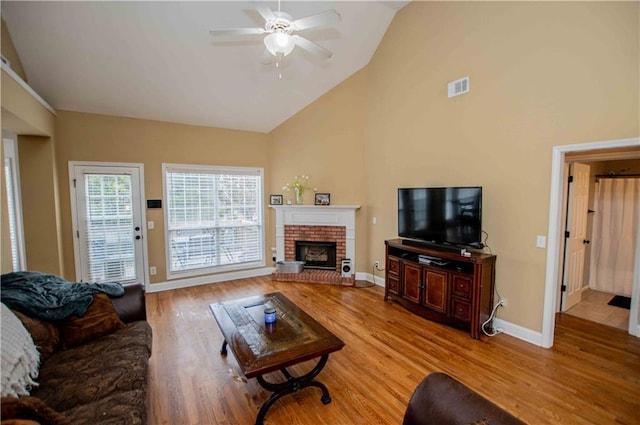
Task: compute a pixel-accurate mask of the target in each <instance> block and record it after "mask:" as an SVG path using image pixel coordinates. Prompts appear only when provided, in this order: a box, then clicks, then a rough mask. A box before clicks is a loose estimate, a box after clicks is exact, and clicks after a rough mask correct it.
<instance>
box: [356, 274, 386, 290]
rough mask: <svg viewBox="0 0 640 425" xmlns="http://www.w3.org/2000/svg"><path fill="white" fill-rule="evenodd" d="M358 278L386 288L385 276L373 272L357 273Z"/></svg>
mask: <svg viewBox="0 0 640 425" xmlns="http://www.w3.org/2000/svg"><path fill="white" fill-rule="evenodd" d="M356 280H366V281H367V282H371V283H375V284H376V285H378V286H382V287H383V288H384V278H383V277H378V276H374V275H372V274H371V273H362V272H358V273H356Z"/></svg>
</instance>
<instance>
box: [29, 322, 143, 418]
mask: <svg viewBox="0 0 640 425" xmlns="http://www.w3.org/2000/svg"><path fill="white" fill-rule="evenodd" d="M150 355H151V327H150V326H149V324H148V323H147V322H133V323H131V324H129V325H127V326H126V327H125V328H124V329H121V330H118V331H116V332H113V333H111V334H109V335H106V336H104V337H102V338H98V339H96V340H93V341H92V342H90V343H88V344H84V345H80V346H77V347H74V348H70V349H66V350H60V351H57V352H55V353H54V354H53V356H51V358H50V359H49V360H48V361H47V362H46V363H45V364H43V365H42V367H41V368H40V379H39V380H40V387H39V388H37V389H36V390H34V391H33V393H32V395H35V396H37V397H40V398H41V399H42V400H44V401H45V402H46V403H47V404H48V405H49V406H51V407H53V408H54V409H56V410H57V411H59V412H65V411H67V410H69V409H73V408H76V407H78V406H81V405H86V404H90V403H95V402H97V401H99V400H101V399H103V398H107V397H111V396H113V395H115V394H117V393H119V392H126V391H132V390H138V389H141V388H146V386H147V375H148V368H149V356H150Z"/></svg>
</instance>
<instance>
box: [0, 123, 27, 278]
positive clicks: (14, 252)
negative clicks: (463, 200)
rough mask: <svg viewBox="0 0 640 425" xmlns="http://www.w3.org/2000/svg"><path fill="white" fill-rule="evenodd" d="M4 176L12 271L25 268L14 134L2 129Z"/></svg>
mask: <svg viewBox="0 0 640 425" xmlns="http://www.w3.org/2000/svg"><path fill="white" fill-rule="evenodd" d="M2 142H3V144H4V177H5V185H6V186H5V187H6V190H7V207H8V210H9V220H8V221H9V238H10V241H11V264H12V268H13V271H18V270H25V268H26V264H25V253H24V236H23V232H22V209H21V202H20V184H19V180H18V178H19V177H18V152H17V146H16V145H17V144H16V140H15V136H14V135H10V134H8V133H5V132H4V131H3V140H2Z"/></svg>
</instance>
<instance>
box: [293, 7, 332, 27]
mask: <svg viewBox="0 0 640 425" xmlns="http://www.w3.org/2000/svg"><path fill="white" fill-rule="evenodd" d="M341 20H342V17H341V16H340V14H339V13H338V12H336V11H335V10H327V11H324V12H320V13H316V14H315V15H311V16H307V17H306V18H300V19H296V20H295V21H293V22H292V24H293V25H294V26H295V28H296V29H297V30H298V31H304V30H310V29H313V28H319V27H328V26H331V25H335V24H337V23H338V22H340V21H341Z"/></svg>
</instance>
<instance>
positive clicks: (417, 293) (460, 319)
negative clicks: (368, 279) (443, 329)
mask: <svg viewBox="0 0 640 425" xmlns="http://www.w3.org/2000/svg"><path fill="white" fill-rule="evenodd" d="M384 244H385V257H386V267H385V270H386V271H385V287H384V299H385V301H386V300H389V299H391V300H393V301H397V302H398V303H399V304H401V305H402V306H404V307H405V308H406V309H407V310H409V311H411V312H413V313H415V314H419V315H420V316H422V317H424V318H426V319H429V320H434V321H438V322H442V323H446V324H449V325H452V326H456V327H459V328H462V329H468V330H469V332H470V334H471V338H474V339H480V336H481V335H482V329H481V326H482V323H483V322H484V321H486V320H487V319H488V318H489V316H490V315H491V309H492V307H493V292H494V286H495V270H496V266H495V265H496V256H495V255H489V254H484V253H476V252H473V253H471V256H469V257H466V256H463V255H460V253H459V252H448V251H444V250H441V249H438V248H437V247H434V248H432V247H430V246H426V245H421V244H419V243H415V242H413V241H407V240H403V239H391V240H387V241H385V243H384ZM421 256H422V257H421ZM425 256H426V257H429V258H425Z"/></svg>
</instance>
